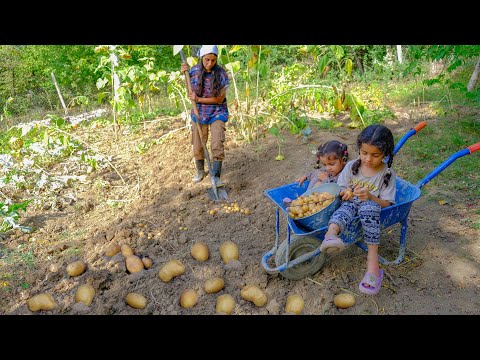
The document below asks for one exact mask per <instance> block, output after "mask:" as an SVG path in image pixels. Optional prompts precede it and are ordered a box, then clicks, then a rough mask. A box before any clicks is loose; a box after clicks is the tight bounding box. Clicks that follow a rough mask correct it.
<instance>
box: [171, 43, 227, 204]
mask: <svg viewBox="0 0 480 360" xmlns="http://www.w3.org/2000/svg"><path fill="white" fill-rule="evenodd" d="M182 48H183V45H173V55H174V56H175V55H177V54H178V53H180V57H181V58H182V63H183V64H186V63H187V61H186V59H185V55H184V54H183V50H182ZM185 85H186V86H187V93H190V92H191V91H192V86H191V83H190V75H189V74H188V71H185ZM192 108H193V112H194V113H195V116H196V117H197V122H195V124H196V127H197V134H198V136H199V137H200V134H201V130H200V125H199V124H198V121H199V120H200V117H199V116H198V109H197V104H196V103H195V100H192ZM200 142H201V143H202V147H203V152H204V154H205V159H207V166H208V173H209V176H210V181H211V183H212V187H211V188H208V189H207V193H208V197H209V198H210V199H211V200H213V201H220V200H228V195H227V192H226V191H225V189H224V187H223V186H222V187H218V186H217V183H216V182H215V177H214V176H213V170H212V164H211V162H210V155H209V153H208V150H207V145H206V144H205V143H204V142H203V140H202V138H201V137H200Z"/></svg>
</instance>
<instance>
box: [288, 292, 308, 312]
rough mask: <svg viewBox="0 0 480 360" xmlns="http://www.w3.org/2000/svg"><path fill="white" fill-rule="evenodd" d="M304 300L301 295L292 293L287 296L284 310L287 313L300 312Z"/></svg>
mask: <svg viewBox="0 0 480 360" xmlns="http://www.w3.org/2000/svg"><path fill="white" fill-rule="evenodd" d="M304 306H305V302H304V301H303V298H302V296H301V295H298V294H293V295H289V296H288V297H287V304H286V305H285V312H286V313H287V314H289V313H292V314H296V315H298V314H300V313H301V312H302V311H303V308H304Z"/></svg>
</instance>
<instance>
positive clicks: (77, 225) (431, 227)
mask: <svg viewBox="0 0 480 360" xmlns="http://www.w3.org/2000/svg"><path fill="white" fill-rule="evenodd" d="M399 118H400V119H402V120H395V121H394V120H389V121H387V122H386V125H387V126H389V127H390V128H391V129H392V131H393V132H394V133H395V134H400V135H403V134H405V133H406V132H407V131H408V130H409V129H410V128H411V127H412V126H414V125H415V124H416V123H418V122H419V120H417V119H413V120H412V119H408V118H403V117H399ZM427 121H428V120H427ZM161 124H163V125H162V126H160V125H161ZM182 126H184V123H183V120H181V119H177V120H164V121H157V122H150V123H146V125H145V127H144V128H142V129H141V130H140V131H139V132H137V133H129V132H128V131H127V129H125V128H124V129H122V132H121V133H120V140H119V141H118V142H113V131H112V129H111V128H104V129H102V128H100V129H96V130H95V131H94V132H95V138H94V139H93V140H92V139H91V141H94V142H93V143H92V145H95V146H96V147H98V148H99V149H100V150H102V151H104V153H105V154H108V155H111V156H113V157H112V163H113V164H115V167H116V168H117V169H118V172H119V173H120V175H121V177H120V176H119V174H117V173H116V172H115V171H114V170H113V169H112V168H108V169H106V170H103V171H101V172H93V173H91V174H89V175H88V180H89V183H88V184H76V185H75V188H74V189H73V191H74V192H75V196H76V198H75V201H73V202H70V203H69V204H66V203H65V204H62V205H61V206H59V209H50V210H42V211H36V212H35V211H32V210H29V211H28V212H27V213H26V216H25V217H24V218H23V219H22V220H23V221H22V223H24V224H25V225H30V226H34V227H35V228H36V231H35V232H33V233H31V234H22V233H21V232H18V231H12V232H10V233H8V234H7V236H6V239H5V240H4V243H5V246H8V248H11V249H12V248H15V247H16V246H18V245H21V244H28V243H30V244H31V243H35V244H37V246H36V247H35V251H34V255H35V260H36V261H35V263H34V265H33V266H31V267H25V268H22V269H13V271H14V272H15V273H17V274H24V275H23V276H24V279H25V281H26V282H27V283H28V284H29V286H28V287H27V288H26V289H23V290H22V289H21V288H18V287H17V288H16V289H13V290H11V291H5V290H2V291H0V313H1V314H26V315H28V314H33V313H32V312H31V311H30V310H29V309H28V307H27V305H26V302H27V300H28V299H29V298H30V297H32V296H33V295H36V294H40V293H48V294H51V295H52V296H53V298H54V299H55V301H56V302H57V304H58V306H57V307H56V309H54V310H51V311H39V312H37V313H35V314H40V315H43V314H69V315H70V314H102V315H120V314H129V315H137V314H138V315H145V314H153V315H165V314H169V315H187V314H202V315H210V314H215V303H216V298H217V296H218V295H221V294H230V295H231V296H233V298H234V299H235V302H236V305H235V309H234V311H233V314H236V315H250V314H260V315H263V314H283V313H284V312H285V303H286V299H287V296H288V295H290V294H300V295H301V296H302V297H303V299H304V301H305V308H304V311H303V314H311V315H313V314H314V315H350V314H372V315H375V314H379V315H384V314H390V315H393V314H396V315H403V314H480V296H479V295H480V267H479V260H480V242H479V239H480V236H479V235H480V234H479V231H478V230H474V229H472V228H471V227H469V226H468V224H466V222H464V221H462V219H464V218H466V217H467V216H471V209H472V208H473V209H474V208H478V205H479V201H478V199H476V200H475V199H474V200H472V199H466V198H463V197H462V193H461V192H459V193H458V194H456V195H457V198H456V199H457V201H456V202H455V203H449V204H445V205H440V204H439V203H438V201H433V200H432V199H431V198H430V196H423V195H422V196H421V197H420V198H419V199H418V200H417V201H415V202H414V203H413V205H412V209H411V212H410V215H409V221H408V225H409V228H408V235H407V253H406V258H405V261H404V262H403V263H401V264H400V265H392V266H384V267H383V268H384V270H385V273H386V276H385V279H384V282H383V287H382V289H381V291H380V293H379V294H378V295H377V296H374V297H369V296H366V295H363V294H361V293H360V292H359V291H358V283H359V281H360V280H361V279H362V277H363V275H364V273H365V270H366V253H365V252H364V251H363V250H361V249H360V248H358V247H357V246H350V247H348V248H347V249H346V250H345V251H344V252H342V253H341V254H338V255H335V256H332V257H329V258H328V259H327V262H326V264H325V265H324V267H323V268H322V269H321V270H320V271H319V272H317V273H316V274H313V275H312V276H310V277H308V278H305V279H302V280H288V279H285V278H284V277H282V276H281V275H269V274H267V273H266V272H265V270H264V269H263V267H262V265H261V258H262V256H263V255H264V254H265V253H266V252H267V251H269V250H270V249H271V248H272V247H273V245H274V241H275V205H274V204H273V203H272V202H271V201H270V200H269V199H268V198H267V197H266V196H265V195H264V193H263V191H264V190H266V189H271V188H275V187H278V186H281V185H285V184H288V183H291V182H293V181H294V180H295V179H296V178H297V177H298V176H299V174H302V173H303V172H304V171H305V170H307V169H309V168H311V167H312V166H313V165H314V162H315V156H314V155H313V154H312V153H311V151H312V150H314V149H315V148H316V146H318V144H319V143H320V142H323V141H326V140H329V139H338V140H341V141H343V142H345V143H347V145H348V146H349V149H350V154H351V155H350V158H353V156H354V154H356V147H355V139H356V136H357V135H358V132H359V131H358V130H355V129H353V130H352V129H347V128H345V127H343V128H338V129H335V131H334V132H329V131H319V130H313V133H312V136H310V138H309V140H308V141H306V142H305V141H304V140H303V139H302V137H297V136H293V135H290V134H288V135H286V139H285V141H284V142H283V143H282V145H281V149H282V153H283V154H284V155H285V160H284V161H276V160H275V156H276V155H277V152H278V147H277V143H276V140H275V138H273V137H267V138H266V139H263V140H262V141H261V143H260V144H259V146H258V147H257V146H256V145H255V144H250V145H242V144H241V143H239V142H237V141H235V139H234V138H233V133H232V132H231V131H228V133H227V142H226V160H225V162H224V171H223V175H222V179H223V180H224V181H225V183H226V184H227V190H228V194H229V198H230V201H229V203H232V202H236V203H237V204H238V206H239V207H240V208H242V209H245V208H248V209H249V210H251V214H250V215H245V214H244V213H240V212H230V213H227V212H226V211H225V209H224V208H223V205H224V204H215V203H213V202H212V201H210V200H209V199H208V196H207V194H206V188H207V187H209V186H210V182H209V178H206V179H204V181H203V182H202V183H200V184H199V185H194V184H193V183H192V182H191V177H192V176H193V174H194V165H193V161H192V156H191V148H190V142H189V134H188V130H186V129H184V130H179V131H177V132H175V133H174V134H172V136H171V138H170V139H169V140H167V141H165V142H164V143H163V144H158V145H154V146H153V147H152V148H151V149H150V150H149V151H148V152H146V153H145V154H143V155H142V154H139V153H138V152H136V151H135V145H136V144H137V143H138V142H139V141H140V140H148V139H156V138H158V137H159V136H161V135H162V134H165V133H167V132H168V131H171V130H172V129H174V128H180V127H182ZM86 131H93V130H92V129H88V130H87V128H82V127H80V128H78V129H77V133H78V135H79V136H82V135H83V136H84V135H85V133H86ZM411 139H413V138H411ZM409 141H411V140H409ZM406 147H408V142H407V143H406V144H405V145H404V148H406ZM475 155H476V156H478V155H477V154H475ZM461 160H462V159H459V160H457V161H461ZM393 166H394V168H396V169H397V173H398V174H399V176H400V177H403V176H402V168H405V167H406V166H411V164H410V163H409V159H408V158H405V157H402V150H400V152H399V154H398V155H397V156H396V157H395V161H394V164H393ZM431 170H433V169H431ZM441 176H442V174H440V175H439V177H441ZM122 178H123V180H124V181H125V184H124V183H123V181H122ZM100 180H101V181H100ZM406 180H408V179H406ZM425 188H428V193H429V194H434V193H435V192H437V191H441V190H442V189H441V188H440V187H438V185H437V184H436V183H435V179H434V180H432V182H430V183H428V184H427V185H426V186H425ZM70 191H72V189H70ZM112 199H113V200H115V202H112V201H108V200H112ZM112 204H116V206H112ZM215 208H218V209H220V210H219V211H218V212H217V213H216V214H215V215H211V214H209V213H208V211H209V210H212V209H215ZM283 221H284V219H283V218H282V223H284V222H283ZM282 229H283V228H282ZM282 234H285V232H284V231H283V232H282ZM282 236H283V235H282ZM398 239H399V226H398V224H397V225H395V226H392V227H391V228H390V229H388V230H387V231H385V232H384V233H383V234H382V244H381V247H380V254H381V255H383V256H385V257H386V258H388V259H390V260H391V259H394V258H395V257H396V256H397V252H398V250H397V249H398ZM283 240H284V238H282V239H281V241H283ZM199 241H202V242H205V243H206V244H207V245H208V247H209V250H210V258H209V259H208V260H207V261H205V262H199V261H197V260H195V259H193V258H192V256H191V255H190V249H191V247H192V245H193V244H194V243H195V242H199ZM225 241H233V242H235V243H236V244H237V245H238V248H239V254H240V255H239V261H238V262H234V263H230V264H229V265H224V264H223V262H222V260H221V258H220V255H219V247H220V245H221V244H222V243H223V242H225ZM112 243H117V244H120V245H121V244H127V245H129V246H130V247H131V248H132V249H133V250H134V252H135V254H138V255H140V256H147V257H149V258H150V259H152V260H153V266H152V267H151V268H150V269H148V270H143V271H141V272H139V273H134V274H131V273H129V272H128V271H127V269H126V266H125V260H124V257H123V256H122V255H121V254H120V253H119V254H117V255H115V256H113V257H107V256H105V250H106V248H107V246H108V245H109V244H112ZM172 259H178V260H181V261H182V262H183V263H184V265H185V268H186V271H185V273H184V274H183V275H181V276H179V277H176V278H174V279H173V280H172V281H171V282H168V283H164V282H162V281H161V280H160V279H159V277H158V273H159V270H160V268H161V266H162V265H164V264H165V263H166V262H167V261H169V260H172ZM75 260H83V261H84V262H85V263H86V264H87V270H86V271H85V272H84V273H83V274H82V275H80V276H77V277H70V276H69V275H68V274H67V273H66V266H67V265H68V264H69V263H71V262H73V261H75ZM10 270H12V269H10ZM211 277H222V278H223V279H224V282H225V288H224V289H223V290H221V291H220V292H219V293H217V294H207V293H205V291H204V289H203V284H204V282H205V281H206V280H207V279H209V278H211ZM85 283H89V284H91V285H92V286H93V288H94V289H95V292H96V294H95V297H94V300H93V303H92V305H91V306H89V307H87V306H85V305H83V304H81V303H75V292H76V290H77V288H78V286H79V285H81V284H85ZM249 284H253V285H257V286H259V287H260V288H261V289H262V290H263V291H264V292H265V293H266V295H267V298H268V302H267V304H266V305H265V306H263V307H256V306H255V305H253V304H252V303H251V302H247V301H245V300H243V299H242V298H241V296H240V290H241V288H242V287H243V286H245V285H249ZM187 288H192V289H194V290H196V291H197V293H198V295H199V298H198V303H197V304H196V305H195V306H194V307H193V308H190V309H184V308H182V307H181V306H180V305H179V297H180V293H181V292H182V291H183V290H184V289H187ZM129 292H137V293H140V294H142V295H143V296H144V297H145V298H146V299H147V301H148V303H147V306H146V307H145V308H144V309H134V308H131V307H130V306H128V305H127V304H126V303H125V301H124V298H125V296H126V294H127V293H129ZM344 292H350V293H353V294H355V298H356V304H355V305H354V306H353V307H351V308H349V309H344V310H342V309H337V308H336V307H335V306H334V305H333V297H334V296H335V295H337V294H339V293H344Z"/></svg>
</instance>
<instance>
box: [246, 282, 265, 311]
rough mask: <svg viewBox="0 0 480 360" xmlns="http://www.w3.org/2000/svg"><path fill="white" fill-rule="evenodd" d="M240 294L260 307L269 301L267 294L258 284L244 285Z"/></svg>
mask: <svg viewBox="0 0 480 360" xmlns="http://www.w3.org/2000/svg"><path fill="white" fill-rule="evenodd" d="M240 295H241V296H242V298H243V299H244V300H247V301H251V302H253V303H254V304H255V305H256V306H259V307H260V306H264V305H265V304H266V303H267V295H266V294H265V293H264V292H263V291H262V290H261V289H260V288H259V287H258V286H256V285H246V286H244V287H243V289H242V290H241V291H240Z"/></svg>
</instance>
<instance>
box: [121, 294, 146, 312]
mask: <svg viewBox="0 0 480 360" xmlns="http://www.w3.org/2000/svg"><path fill="white" fill-rule="evenodd" d="M125 302H126V303H127V304H128V305H130V306H131V307H132V308H134V309H143V308H144V307H145V306H147V299H146V298H145V296H143V295H142V294H139V293H129V294H127V296H125Z"/></svg>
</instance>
